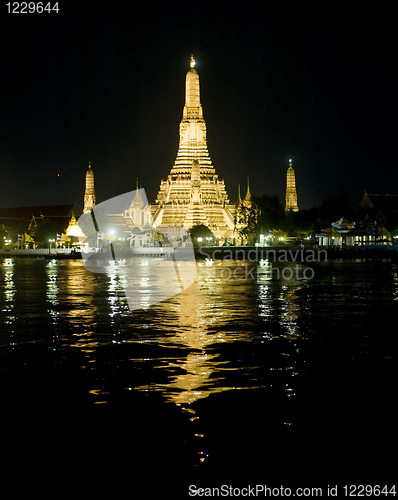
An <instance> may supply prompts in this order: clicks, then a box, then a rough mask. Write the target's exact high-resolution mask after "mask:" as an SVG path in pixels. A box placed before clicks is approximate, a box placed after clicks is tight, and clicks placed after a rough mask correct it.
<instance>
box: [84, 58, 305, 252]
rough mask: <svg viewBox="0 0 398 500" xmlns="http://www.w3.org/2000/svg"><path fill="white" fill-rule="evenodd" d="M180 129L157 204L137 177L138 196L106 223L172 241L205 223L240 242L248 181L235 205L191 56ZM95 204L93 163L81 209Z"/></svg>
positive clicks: (289, 195) (290, 175)
mask: <svg viewBox="0 0 398 500" xmlns="http://www.w3.org/2000/svg"><path fill="white" fill-rule="evenodd" d="M179 132H180V141H179V145H178V151H177V157H176V159H175V162H174V165H173V166H172V168H171V171H170V174H169V175H168V177H167V179H166V180H162V181H161V183H160V188H159V192H158V195H157V197H156V200H155V203H154V204H150V203H148V202H147V200H146V197H145V194H144V192H143V190H141V189H140V190H139V189H138V181H137V190H136V192H135V196H134V198H133V199H132V200H131V202H130V201H129V203H128V205H127V206H126V207H125V208H120V209H119V210H117V213H112V214H110V213H108V215H107V217H108V222H109V223H111V225H112V226H113V227H114V229H115V230H116V229H117V228H119V230H117V231H116V232H117V233H119V236H122V237H127V236H128V235H129V234H131V233H132V232H134V230H135V231H138V229H139V230H140V231H141V232H142V233H145V234H147V233H148V231H149V232H150V231H151V230H153V231H156V232H158V233H161V234H163V235H164V236H166V237H167V238H168V239H171V240H173V239H174V238H178V237H179V235H180V233H181V231H182V230H189V229H191V228H192V227H193V226H196V225H205V226H207V227H208V228H209V229H210V230H211V231H212V233H213V234H214V236H215V237H216V239H217V240H218V241H219V243H220V244H221V243H222V242H223V241H225V240H227V239H228V240H234V239H240V240H241V237H240V236H239V231H240V230H241V229H242V228H243V227H244V225H243V224H242V220H243V219H242V217H241V212H242V208H243V207H245V208H250V207H251V193H250V189H249V179H248V180H247V181H248V182H247V191H246V195H245V198H244V199H243V200H242V199H241V196H240V187H238V199H237V201H236V203H234V204H233V203H231V202H230V200H229V198H228V194H227V191H226V189H225V185H224V181H223V180H221V179H219V178H218V175H217V174H216V170H215V168H214V166H213V164H212V161H211V158H210V155H209V152H208V149H207V138H206V122H205V120H204V118H203V109H202V105H201V103H200V84H199V75H198V72H197V71H196V69H195V59H194V58H193V56H192V57H191V62H190V70H189V71H188V73H187V75H186V78H185V105H184V108H183V116H182V120H181V123H180V130H179ZM291 161H292V160H290V163H289V168H288V172H287V190H286V210H287V211H288V210H293V211H297V210H298V207H297V191H296V185H295V173H294V170H293V168H292V164H291ZM142 195H144V196H142ZM94 206H95V190H94V173H93V169H92V167H91V164H89V168H88V170H87V173H86V190H85V195H84V208H83V213H85V214H86V213H91V211H92V210H93V208H94ZM144 226H145V227H144ZM128 239H130V238H128ZM241 241H242V240H241Z"/></svg>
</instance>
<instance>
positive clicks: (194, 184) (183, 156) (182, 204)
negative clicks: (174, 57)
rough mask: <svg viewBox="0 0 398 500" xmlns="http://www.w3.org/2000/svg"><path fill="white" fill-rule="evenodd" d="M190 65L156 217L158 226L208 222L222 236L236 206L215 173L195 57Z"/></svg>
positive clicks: (231, 224) (230, 228) (230, 225)
mask: <svg viewBox="0 0 398 500" xmlns="http://www.w3.org/2000/svg"><path fill="white" fill-rule="evenodd" d="M189 65H190V70H189V71H188V73H187V74H186V78H185V105H184V108H183V113H182V120H181V123H180V130H179V131H180V141H179V146H178V151H177V157H176V160H175V162H174V165H173V167H172V169H171V171H170V174H169V176H168V177H167V180H162V182H161V185H160V189H159V193H158V196H157V199H156V205H155V206H154V208H153V220H154V225H155V227H157V228H158V227H164V226H176V227H185V228H190V227H192V226H193V225H195V224H205V225H207V226H208V227H209V228H210V229H211V230H212V231H213V233H214V234H217V236H219V237H222V236H225V235H226V234H227V233H228V232H232V231H233V229H234V213H233V212H234V210H235V207H234V205H230V202H229V199H228V195H227V192H226V190H225V186H224V181H222V180H220V179H219V178H218V175H216V171H215V169H214V167H213V165H212V161H211V158H210V156H209V152H208V150H207V139H206V123H205V120H204V118H203V109H202V105H201V103H200V85H199V75H198V72H197V71H196V69H195V65H196V62H195V59H194V57H193V56H191V60H190V64H189Z"/></svg>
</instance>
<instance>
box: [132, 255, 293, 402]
mask: <svg viewBox="0 0 398 500" xmlns="http://www.w3.org/2000/svg"><path fill="white" fill-rule="evenodd" d="M254 267H255V270H256V272H255V273H254V274H253V271H250V268H249V269H246V268H245V264H244V263H242V262H231V261H214V262H213V261H212V262H211V263H210V262H199V263H198V277H197V280H196V282H195V283H194V284H193V285H192V286H191V287H189V288H188V289H187V290H185V291H184V292H182V293H180V294H178V295H176V296H174V297H173V298H172V299H169V300H167V301H164V302H161V303H159V304H156V305H155V306H153V307H154V308H155V309H156V310H157V311H158V312H159V314H160V316H161V317H162V318H164V320H163V324H162V327H163V329H164V330H165V331H166V332H168V335H167V337H165V338H164V339H162V341H163V342H164V343H165V344H167V345H170V346H178V345H181V346H184V348H188V351H189V352H188V354H186V353H184V355H183V358H182V359H178V360H176V359H172V360H170V361H169V365H168V367H167V368H170V372H172V369H173V368H179V370H178V373H177V374H175V375H170V377H169V380H168V381H167V383H164V384H156V386H153V385H152V386H148V385H143V386H140V387H137V388H136V390H143V391H147V390H160V391H162V392H163V394H164V397H165V398H166V399H168V400H171V401H173V402H175V403H177V404H179V405H181V404H191V403H193V402H194V401H197V400H199V399H203V398H206V397H208V396H209V395H210V394H213V393H217V392H224V391H227V390H234V389H235V390H236V389H249V388H257V387H258V382H257V380H255V379H253V380H252V382H253V384H252V385H245V386H239V387H234V386H231V385H228V381H227V380H226V379H227V378H228V376H227V371H228V370H238V369H239V368H235V367H228V366H224V364H225V365H227V364H228V363H227V362H226V361H221V360H219V359H217V358H218V357H219V349H214V347H217V346H218V347H219V345H220V344H222V343H231V342H237V341H239V342H247V343H252V342H253V340H254V339H253V332H252V330H251V328H250V318H252V319H253V321H254V320H255V319H256V317H262V318H264V320H272V321H275V320H276V321H278V322H279V324H280V325H281V326H282V327H283V329H282V331H283V332H284V334H283V335H282V336H283V337H284V338H286V339H288V340H289V341H294V340H295V339H297V338H298V337H299V336H300V335H301V332H300V328H299V326H298V323H297V319H298V318H299V317H300V315H301V307H300V303H299V301H298V297H297V295H296V291H297V290H298V289H299V288H300V287H301V286H302V282H301V281H300V280H299V279H293V280H285V281H278V282H276V283H275V282H272V281H271V280H270V279H269V278H268V277H266V276H265V275H264V273H262V272H261V269H260V266H259V267H257V266H254ZM257 271H258V273H257ZM253 277H254V278H255V279H253ZM275 304H276V305H277V307H275ZM238 322H241V323H242V325H243V326H242V328H241V329H239V328H236V326H235V325H236V324H237V323H238ZM170 332H173V334H172V335H170ZM267 336H268V333H267V331H265V332H264V334H263V338H264V339H266V338H267ZM294 368H295V367H294V366H288V367H286V369H288V370H292V374H293V373H295V374H296V373H297V372H295V369H294ZM224 379H225V380H224ZM248 380H250V379H248ZM286 393H287V395H288V396H291V395H293V394H294V390H293V389H292V388H290V387H286Z"/></svg>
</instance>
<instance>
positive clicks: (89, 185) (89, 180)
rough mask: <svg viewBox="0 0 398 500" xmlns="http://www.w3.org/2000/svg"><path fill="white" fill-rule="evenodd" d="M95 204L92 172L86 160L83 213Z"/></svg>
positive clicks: (89, 163)
mask: <svg viewBox="0 0 398 500" xmlns="http://www.w3.org/2000/svg"><path fill="white" fill-rule="evenodd" d="M94 206H95V190H94V172H93V169H92V168H91V162H88V170H87V172H86V190H85V191H84V208H83V213H88V212H91V210H92V209H93V207H94Z"/></svg>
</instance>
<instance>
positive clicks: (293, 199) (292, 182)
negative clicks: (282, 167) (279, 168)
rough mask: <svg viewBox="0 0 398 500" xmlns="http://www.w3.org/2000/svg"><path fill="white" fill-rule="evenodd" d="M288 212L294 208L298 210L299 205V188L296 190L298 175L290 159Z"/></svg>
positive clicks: (287, 175)
mask: <svg viewBox="0 0 398 500" xmlns="http://www.w3.org/2000/svg"><path fill="white" fill-rule="evenodd" d="M285 210H286V212H288V211H289V210H292V211H293V212H298V206H297V190H296V176H295V173H294V170H293V166H292V160H291V159H290V160H289V168H288V169H287V174H286V207H285Z"/></svg>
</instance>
